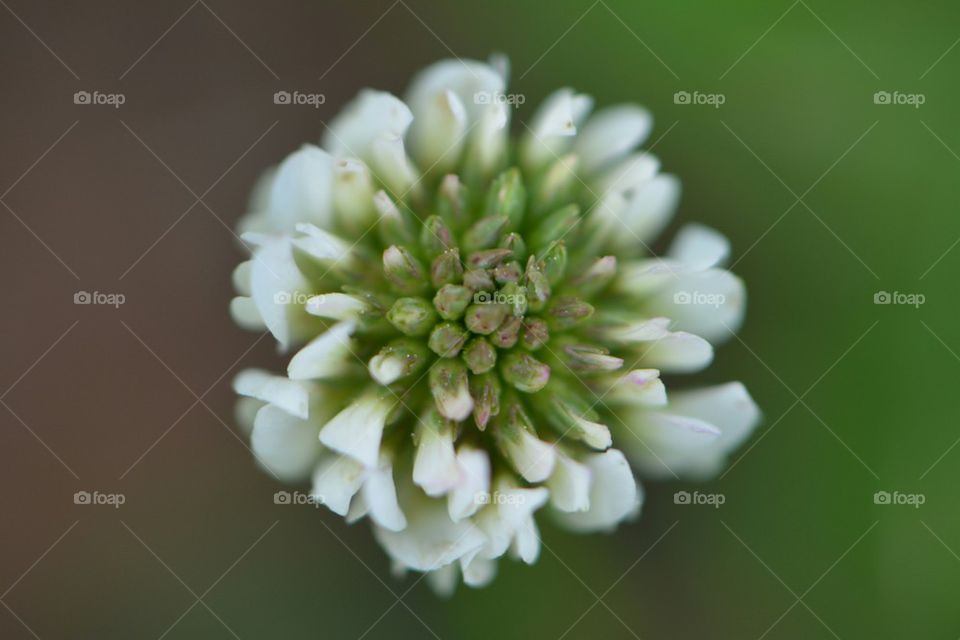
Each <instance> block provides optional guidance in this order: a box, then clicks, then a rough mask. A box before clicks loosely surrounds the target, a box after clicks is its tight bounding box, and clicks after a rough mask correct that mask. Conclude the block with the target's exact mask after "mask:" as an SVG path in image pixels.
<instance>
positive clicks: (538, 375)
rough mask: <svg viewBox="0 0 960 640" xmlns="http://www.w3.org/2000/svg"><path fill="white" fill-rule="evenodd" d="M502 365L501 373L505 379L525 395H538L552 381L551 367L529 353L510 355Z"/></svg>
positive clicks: (516, 352)
mask: <svg viewBox="0 0 960 640" xmlns="http://www.w3.org/2000/svg"><path fill="white" fill-rule="evenodd" d="M501 363H502V364H501V365H500V373H501V375H503V379H504V380H506V381H507V382H508V383H509V384H510V385H512V386H513V387H514V388H516V389H518V390H519V391H523V392H524V393H536V392H537V391H540V390H541V389H543V388H544V387H545V386H546V385H547V382H549V381H550V367H549V366H547V365H545V364H544V363H542V362H540V361H539V360H537V359H536V358H534V357H533V356H531V355H530V354H529V353H524V352H518V351H514V352H511V353H508V354H507V356H506V357H505V358H503V360H502V361H501Z"/></svg>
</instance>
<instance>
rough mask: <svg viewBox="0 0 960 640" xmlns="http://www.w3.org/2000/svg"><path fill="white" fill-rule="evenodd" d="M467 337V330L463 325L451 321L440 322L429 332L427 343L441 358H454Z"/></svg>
mask: <svg viewBox="0 0 960 640" xmlns="http://www.w3.org/2000/svg"><path fill="white" fill-rule="evenodd" d="M467 337H468V333H467V330H466V329H464V328H463V326H461V325H459V324H454V323H452V322H442V323H440V324H438V325H437V326H435V327H434V328H433V331H432V332H430V339H429V340H428V341H427V345H428V346H429V347H430V350H431V351H433V352H434V353H435V354H437V355H438V356H440V357H441V358H455V357H456V356H457V354H459V353H460V350H461V349H462V348H463V344H464V343H465V342H466V341H467Z"/></svg>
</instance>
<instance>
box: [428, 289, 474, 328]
mask: <svg viewBox="0 0 960 640" xmlns="http://www.w3.org/2000/svg"><path fill="white" fill-rule="evenodd" d="M471 302H473V292H472V291H471V290H470V289H467V288H466V287H461V286H460V285H456V284H445V285H443V286H442V287H440V290H439V291H437V295H435V296H434V297H433V306H434V307H435V308H436V310H437V312H438V313H439V314H440V317H441V318H443V319H444V320H459V319H460V318H461V317H462V316H463V312H464V311H465V310H466V308H467V307H468V306H470V303H471Z"/></svg>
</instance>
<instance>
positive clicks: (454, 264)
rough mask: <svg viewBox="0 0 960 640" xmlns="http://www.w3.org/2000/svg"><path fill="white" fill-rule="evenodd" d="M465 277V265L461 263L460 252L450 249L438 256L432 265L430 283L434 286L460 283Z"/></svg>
mask: <svg viewBox="0 0 960 640" xmlns="http://www.w3.org/2000/svg"><path fill="white" fill-rule="evenodd" d="M462 277H463V263H461V262H460V250H459V249H457V248H453V249H449V250H447V251H444V252H443V253H441V254H440V255H438V256H437V257H436V258H435V259H434V261H433V264H432V265H430V281H431V282H433V286H435V287H442V286H443V285H445V284H450V283H454V282H459V281H460V279H461V278H462Z"/></svg>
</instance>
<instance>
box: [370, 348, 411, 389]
mask: <svg viewBox="0 0 960 640" xmlns="http://www.w3.org/2000/svg"><path fill="white" fill-rule="evenodd" d="M368 368H369V369H370V376H371V377H372V378H373V379H374V380H376V381H377V382H379V383H380V384H382V385H383V386H385V387H386V386H388V385H390V384H393V383H394V382H396V381H397V380H399V379H400V377H401V376H403V372H404V371H405V370H406V362H405V360H404V358H403V357H402V356H399V355H397V354H396V353H392V352H391V353H386V354H382V353H378V354H377V355H375V356H373V357H372V358H370V363H369V367H368Z"/></svg>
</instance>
